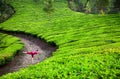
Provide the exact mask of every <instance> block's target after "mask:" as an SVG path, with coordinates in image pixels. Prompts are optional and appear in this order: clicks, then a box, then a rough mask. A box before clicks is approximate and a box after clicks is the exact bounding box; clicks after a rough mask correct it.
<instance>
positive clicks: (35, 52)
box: [23, 50, 38, 61]
mask: <svg viewBox="0 0 120 79" xmlns="http://www.w3.org/2000/svg"><path fill="white" fill-rule="evenodd" d="M23 53H26V54H29V55H31V56H32V61H33V58H34V55H36V54H38V50H36V51H31V52H23Z"/></svg>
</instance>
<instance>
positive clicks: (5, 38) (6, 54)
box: [0, 33, 23, 65]
mask: <svg viewBox="0 0 120 79" xmlns="http://www.w3.org/2000/svg"><path fill="white" fill-rule="evenodd" d="M0 37H1V38H2V39H1V43H0V65H4V64H5V63H7V62H9V61H10V60H12V58H13V57H14V56H15V54H16V53H17V51H19V50H21V49H22V48H23V44H22V43H21V42H20V40H19V39H18V38H16V37H13V36H10V35H6V34H2V33H0Z"/></svg>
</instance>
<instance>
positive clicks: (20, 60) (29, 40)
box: [0, 34, 56, 76]
mask: <svg viewBox="0 0 120 79" xmlns="http://www.w3.org/2000/svg"><path fill="white" fill-rule="evenodd" d="M12 35H14V36H16V37H19V38H20V39H21V41H22V42H23V43H24V49H23V50H22V51H20V52H19V53H18V54H17V55H16V56H15V58H14V59H13V60H12V61H11V62H9V63H8V64H6V65H4V66H2V67H0V76H1V75H4V74H7V73H9V72H15V71H18V70H19V69H20V68H25V67H27V66H29V65H32V64H36V63H39V62H41V61H43V60H44V59H46V58H48V57H50V56H51V55H52V52H54V51H55V50H56V46H51V45H49V44H47V43H46V42H45V41H43V40H40V39H38V38H35V37H33V36H30V35H25V34H12ZM35 50H38V51H39V54H36V55H34V60H33V62H32V59H31V58H32V57H31V55H28V54H25V53H23V51H35Z"/></svg>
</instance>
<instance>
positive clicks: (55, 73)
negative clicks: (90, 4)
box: [0, 0, 120, 79]
mask: <svg viewBox="0 0 120 79" xmlns="http://www.w3.org/2000/svg"><path fill="white" fill-rule="evenodd" d="M66 3H67V2H66V1H63V0H62V1H61V0H59V1H58V0H56V1H55V8H56V9H55V11H54V13H53V14H51V16H47V15H46V14H45V13H44V11H43V9H42V8H41V7H42V5H39V6H36V5H35V4H34V3H33V1H32V0H31V1H30V0H19V1H18V0H14V2H12V1H11V4H12V5H13V6H14V7H15V9H16V14H15V15H14V16H13V17H12V18H11V19H9V20H7V21H6V22H4V23H2V24H0V28H1V29H4V30H8V31H23V32H25V33H30V34H33V35H37V37H39V38H43V39H45V40H46V41H47V42H54V43H55V44H56V45H57V46H58V49H57V51H56V52H54V53H53V56H52V57H50V58H48V59H46V60H45V61H43V62H40V63H38V64H36V65H32V66H29V67H28V68H25V69H21V70H20V71H18V72H14V73H9V74H7V75H4V76H1V77H0V79H11V78H12V79H87V78H88V79H119V78H120V46H119V45H120V32H119V29H120V25H119V20H120V14H111V15H105V16H99V15H92V14H83V13H78V12H73V11H71V10H69V8H68V7H67V4H66ZM21 4H22V5H21ZM13 46H14V45H13ZM15 47H17V46H15ZM12 48H13V47H12ZM7 50H10V49H7ZM7 50H6V51H7ZM11 51H12V50H11ZM0 56H1V55H0ZM0 59H3V58H2V57H1V58H0ZM2 62H4V61H2Z"/></svg>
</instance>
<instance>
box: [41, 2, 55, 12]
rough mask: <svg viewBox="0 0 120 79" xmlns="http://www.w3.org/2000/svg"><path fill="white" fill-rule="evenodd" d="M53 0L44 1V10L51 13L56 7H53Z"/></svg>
mask: <svg viewBox="0 0 120 79" xmlns="http://www.w3.org/2000/svg"><path fill="white" fill-rule="evenodd" d="M53 1H54V0H45V1H44V8H43V10H44V11H45V12H47V13H51V12H53V11H54V7H53Z"/></svg>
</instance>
